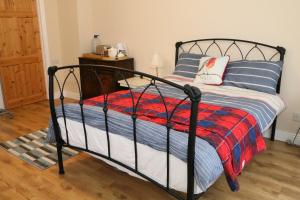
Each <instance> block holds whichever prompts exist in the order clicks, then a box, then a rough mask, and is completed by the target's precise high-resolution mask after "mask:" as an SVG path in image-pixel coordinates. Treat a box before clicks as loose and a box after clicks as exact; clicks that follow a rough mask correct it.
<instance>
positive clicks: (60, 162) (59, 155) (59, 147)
mask: <svg viewBox="0 0 300 200" xmlns="http://www.w3.org/2000/svg"><path fill="white" fill-rule="evenodd" d="M56 149H57V160H58V167H59V174H65V170H64V164H63V159H62V145H59V144H57V147H56Z"/></svg>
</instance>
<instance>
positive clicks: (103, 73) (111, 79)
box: [79, 54, 134, 99]
mask: <svg viewBox="0 0 300 200" xmlns="http://www.w3.org/2000/svg"><path fill="white" fill-rule="evenodd" d="M79 64H96V65H107V66H115V67H120V68H125V69H130V70H134V59H133V58H128V57H125V58H120V59H112V58H108V57H101V56H97V55H95V54H84V55H83V56H82V57H79ZM91 70H93V71H95V72H96V74H97V76H99V77H100V78H101V81H102V85H103V87H102V86H101V85H100V84H99V81H98V79H97V76H96V75H95V73H93V72H92V71H91ZM124 77H125V78H130V77H133V75H132V74H124ZM122 79H123V78H122V77H120V76H118V77H117V76H116V75H115V73H114V71H110V70H99V69H97V67H96V68H93V67H92V66H84V67H81V68H80V82H81V88H82V96H83V99H88V98H92V97H96V96H99V95H101V94H104V93H105V92H109V93H110V92H115V91H118V90H119V85H118V80H122Z"/></svg>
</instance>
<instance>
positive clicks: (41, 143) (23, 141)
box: [0, 129, 79, 170]
mask: <svg viewBox="0 0 300 200" xmlns="http://www.w3.org/2000/svg"><path fill="white" fill-rule="evenodd" d="M47 131H48V129H42V130H39V131H36V132H33V133H29V134H27V135H23V136H21V137H18V138H16V139H14V140H11V141H6V142H0V147H1V148H3V149H5V150H6V151H8V152H10V153H12V154H13V155H15V156H17V157H18V158H20V159H22V160H23V161H25V162H26V163H28V164H30V165H33V166H35V167H37V168H39V169H41V170H44V169H47V168H49V167H51V166H53V165H55V164H56V163H57V152H56V146H55V144H49V143H46V135H47ZM78 153H79V152H78V151H76V150H73V149H71V148H69V147H63V149H62V154H63V160H67V159H69V158H71V157H73V156H75V155H77V154H78Z"/></svg>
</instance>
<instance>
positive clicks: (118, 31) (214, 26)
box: [93, 0, 300, 132]
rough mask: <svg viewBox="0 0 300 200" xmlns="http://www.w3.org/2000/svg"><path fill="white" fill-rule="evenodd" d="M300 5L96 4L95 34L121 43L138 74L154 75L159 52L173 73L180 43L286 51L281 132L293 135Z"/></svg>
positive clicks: (201, 1) (199, 0)
mask: <svg viewBox="0 0 300 200" xmlns="http://www.w3.org/2000/svg"><path fill="white" fill-rule="evenodd" d="M299 8H300V1H298V0H285V1H282V0H227V1H218V0H210V1H206V0H188V1H182V0H163V1H161V0H151V1H141V0H127V1H118V0H93V9H94V12H93V13H94V31H95V32H100V33H102V35H103V40H104V41H106V42H107V43H116V42H117V41H123V42H124V43H126V44H127V46H128V48H129V52H130V54H131V55H132V56H133V57H134V58H135V60H136V68H137V70H140V71H146V72H151V73H153V72H152V70H151V69H150V68H149V66H150V62H151V56H152V54H153V53H154V52H156V51H158V52H159V53H160V54H161V55H162V57H163V59H164V63H165V66H166V67H167V69H165V73H169V72H171V70H172V69H173V68H174V55H175V48H174V44H175V42H176V41H180V40H190V39H199V38H211V37H228V38H240V39H246V40H253V41H258V42H263V43H267V44H270V45H282V46H284V47H286V49H287V54H286V61H285V66H284V70H283V80H282V92H281V96H282V98H283V99H284V101H285V102H286V104H287V106H288V107H287V109H286V111H285V112H284V113H282V114H281V115H280V118H279V128H280V129H282V130H286V131H290V132H295V130H296V129H297V128H298V126H299V123H296V122H293V121H292V113H293V112H300V92H299V91H298V90H297V87H295V86H297V85H299V80H300V69H299V63H300V56H298V54H299V46H300V27H299V26H298V25H297V24H299V19H300V12H299Z"/></svg>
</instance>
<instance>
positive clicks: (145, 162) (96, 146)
mask: <svg viewBox="0 0 300 200" xmlns="http://www.w3.org/2000/svg"><path fill="white" fill-rule="evenodd" d="M66 122H67V127H68V136H69V143H70V144H71V145H73V146H78V147H82V148H85V138H84V134H83V133H84V131H83V126H82V124H81V123H79V122H76V121H73V120H70V119H67V120H66ZM58 123H59V126H60V127H61V134H62V138H63V139H64V140H66V133H65V125H64V120H63V118H59V119H58ZM86 131H87V133H88V138H87V139H88V147H89V149H90V150H91V151H94V152H97V153H99V154H103V155H106V156H107V155H108V153H107V152H108V150H107V139H106V132H105V131H102V130H100V129H97V128H94V127H92V126H88V125H87V126H86ZM110 147H111V157H112V158H114V159H116V160H118V161H120V162H122V163H124V164H126V165H127V166H130V167H132V168H134V166H135V158H134V143H133V141H132V140H130V139H127V138H125V137H123V136H121V135H116V134H110ZM137 148H138V170H139V172H141V173H143V174H145V175H146V176H148V177H150V178H152V179H153V180H155V181H157V182H158V183H160V184H162V185H164V186H166V180H167V177H166V169H167V160H166V153H165V152H163V151H158V150H155V149H153V148H151V147H149V146H147V145H144V144H140V143H137ZM91 155H92V156H94V157H96V158H98V159H101V160H103V161H104V162H106V163H108V164H109V165H112V166H114V167H116V168H118V169H119V170H121V171H124V172H126V173H128V174H130V175H131V176H135V177H138V178H140V179H143V178H142V177H140V176H138V175H137V174H135V173H133V172H131V171H130V170H128V169H126V168H124V167H122V166H119V165H117V164H115V163H113V162H111V161H108V160H106V159H104V158H102V157H99V156H95V155H93V154H91ZM99 173H101V172H99ZM215 181H216V180H214V181H212V182H211V183H210V185H212V184H213V183H214V182H215ZM170 187H171V188H173V189H175V190H177V191H181V192H186V188H187V164H186V163H185V162H184V161H182V160H180V159H178V158H176V157H175V156H173V155H170ZM202 192H204V191H202V190H201V189H200V188H199V187H198V185H197V183H196V181H195V193H202Z"/></svg>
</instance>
